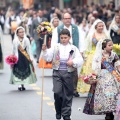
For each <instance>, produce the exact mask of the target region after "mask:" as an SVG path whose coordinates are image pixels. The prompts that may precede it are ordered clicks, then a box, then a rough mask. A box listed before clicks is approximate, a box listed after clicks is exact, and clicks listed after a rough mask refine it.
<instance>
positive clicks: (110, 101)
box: [83, 39, 120, 120]
mask: <svg viewBox="0 0 120 120" xmlns="http://www.w3.org/2000/svg"><path fill="white" fill-rule="evenodd" d="M112 49H113V42H112V40H110V39H102V40H100V41H99V42H98V43H97V46H96V51H95V54H94V57H93V61H92V70H93V72H94V73H95V74H96V75H97V83H94V84H92V85H91V88H90V91H89V93H88V98H87V100H86V103H85V107H84V110H83V112H84V113H85V114H91V115H93V114H96V115H100V114H106V117H105V120H114V115H113V112H115V110H116V105H117V95H118V94H119V93H120V74H119V73H120V60H119V57H118V55H117V54H116V53H115V52H113V51H112Z"/></svg>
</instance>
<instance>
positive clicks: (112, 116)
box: [110, 112, 114, 120]
mask: <svg viewBox="0 0 120 120" xmlns="http://www.w3.org/2000/svg"><path fill="white" fill-rule="evenodd" d="M110 117H111V120H114V115H113V113H112V112H111V113H110Z"/></svg>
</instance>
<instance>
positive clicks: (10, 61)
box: [5, 55, 18, 65]
mask: <svg viewBox="0 0 120 120" xmlns="http://www.w3.org/2000/svg"><path fill="white" fill-rule="evenodd" d="M5 61H6V63H7V64H9V65H14V64H16V63H17V62H18V58H17V57H16V56H15V55H9V56H7V57H6V59H5Z"/></svg>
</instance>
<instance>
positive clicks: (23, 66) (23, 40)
mask: <svg viewBox="0 0 120 120" xmlns="http://www.w3.org/2000/svg"><path fill="white" fill-rule="evenodd" d="M13 55H15V56H17V58H18V62H17V64H15V65H14V66H12V74H11V79H10V83H11V84H17V85H19V87H18V90H20V91H22V90H25V87H24V84H32V83H35V82H36V81H37V79H36V75H35V70H34V66H33V63H32V61H33V57H32V55H31V48H30V41H29V39H28V38H27V37H26V35H25V29H24V28H23V27H18V28H17V30H16V32H15V38H14V40H13Z"/></svg>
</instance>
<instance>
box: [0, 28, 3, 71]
mask: <svg viewBox="0 0 120 120" xmlns="http://www.w3.org/2000/svg"><path fill="white" fill-rule="evenodd" d="M2 36H3V34H2V29H1V26H0V71H1V70H3V49H2V48H3V44H2V43H3V38H2Z"/></svg>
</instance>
